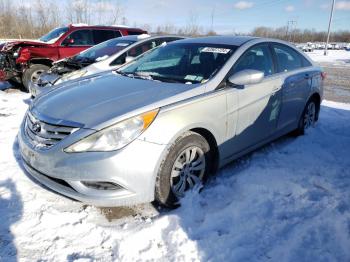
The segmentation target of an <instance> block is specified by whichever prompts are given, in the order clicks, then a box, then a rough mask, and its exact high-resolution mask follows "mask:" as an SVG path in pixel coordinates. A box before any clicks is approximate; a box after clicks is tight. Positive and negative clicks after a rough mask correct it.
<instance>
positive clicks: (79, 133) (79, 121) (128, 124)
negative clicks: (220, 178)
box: [19, 37, 324, 206]
mask: <svg viewBox="0 0 350 262" xmlns="http://www.w3.org/2000/svg"><path fill="white" fill-rule="evenodd" d="M323 78H324V74H323V72H322V70H321V69H320V68H319V67H317V66H315V65H313V62H312V61H311V60H310V59H309V58H308V57H307V56H305V55H304V54H303V53H301V52H300V51H299V50H298V49H296V48H295V47H294V46H292V45H290V44H288V43H285V42H282V41H279V40H271V39H262V38H253V37H206V38H196V39H185V40H180V41H176V42H172V43H170V44H167V45H162V46H160V47H158V48H156V49H154V50H152V51H150V52H148V53H146V54H144V55H142V56H140V57H138V58H137V59H135V60H134V61H133V62H131V63H129V64H127V65H126V66H124V67H122V68H120V69H119V70H117V71H112V72H109V73H103V74H100V75H94V76H91V77H87V78H85V79H80V80H74V81H71V82H69V83H66V84H65V85H63V86H61V87H60V88H57V89H54V90H53V91H51V92H50V93H48V94H44V95H42V96H40V97H38V98H37V99H36V100H34V103H33V104H32V105H31V106H30V108H29V110H28V112H27V114H26V115H25V118H24V121H23V123H22V126H21V129H20V133H19V145H20V150H21V154H22V157H23V160H24V164H25V168H26V169H27V171H28V172H29V173H30V174H31V175H32V176H33V177H34V178H36V179H37V180H38V181H39V182H40V183H42V184H44V185H45V186H47V187H48V188H51V189H52V190H54V191H57V192H59V193H60V194H63V195H66V196H68V197H70V198H73V199H77V200H80V201H83V202H86V203H90V204H93V205H98V206H120V205H130V204H136V203H142V202H149V201H153V200H156V201H158V202H159V203H160V204H163V205H166V206H172V205H174V203H176V202H177V201H178V199H179V198H181V197H182V196H183V195H184V194H185V192H186V191H187V190H189V189H191V188H193V187H194V186H195V185H196V184H199V183H202V182H204V181H205V180H206V179H207V178H208V177H209V176H210V175H211V174H214V173H215V171H216V170H217V169H218V168H220V167H222V166H224V165H225V164H227V163H229V162H230V161H232V160H234V159H236V158H238V157H240V156H242V155H243V154H246V153H248V152H250V151H252V150H254V149H256V148H258V147H260V146H262V145H264V144H266V143H268V142H270V141H272V140H274V139H276V138H278V137H280V136H282V135H285V134H287V133H289V132H291V131H294V132H296V133H299V134H302V133H303V132H304V130H305V129H306V128H308V127H310V126H313V124H314V123H315V122H316V121H317V120H318V115H319V110H320V103H321V100H322V92H323V91H322V90H323Z"/></svg>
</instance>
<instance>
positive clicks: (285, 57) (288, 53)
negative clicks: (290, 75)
mask: <svg viewBox="0 0 350 262" xmlns="http://www.w3.org/2000/svg"><path fill="white" fill-rule="evenodd" d="M273 50H274V51H275V54H276V59H277V63H278V72H289V71H292V70H295V69H299V68H302V67H303V66H304V65H303V57H302V56H301V55H300V54H298V53H297V52H296V51H295V50H293V49H292V48H290V47H288V46H285V45H273ZM305 60H306V59H305ZM307 62H308V61H307ZM308 63H309V62H308Z"/></svg>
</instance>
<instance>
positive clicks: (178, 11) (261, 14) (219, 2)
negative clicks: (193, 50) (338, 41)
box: [120, 0, 350, 33]
mask: <svg viewBox="0 0 350 262" xmlns="http://www.w3.org/2000/svg"><path fill="white" fill-rule="evenodd" d="M120 2H121V3H122V5H123V6H124V10H125V15H126V17H127V18H128V19H129V22H131V23H133V22H137V23H138V24H143V23H148V24H151V25H157V24H162V23H173V24H175V25H176V26H183V25H185V24H186V23H188V21H189V17H190V14H194V16H195V17H196V19H197V23H198V24H199V25H201V26H203V27H205V28H210V27H211V14H212V13H213V12H214V30H216V31H217V32H219V33H232V32H234V31H235V32H248V31H250V30H251V29H253V28H255V27H257V26H260V25H264V26H270V27H280V26H284V25H286V24H287V21H288V20H295V21H297V27H298V28H309V29H312V28H314V29H316V30H326V29H327V23H328V19H329V13H330V5H331V2H332V1H331V0H247V1H232V0H231V1H230V0H157V1H154V0H120ZM334 29H336V30H350V0H347V1H340V0H338V1H337V6H336V12H335V17H334Z"/></svg>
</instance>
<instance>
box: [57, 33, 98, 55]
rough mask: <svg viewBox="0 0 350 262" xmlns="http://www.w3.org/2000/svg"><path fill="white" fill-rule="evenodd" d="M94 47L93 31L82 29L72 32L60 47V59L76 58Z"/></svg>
mask: <svg viewBox="0 0 350 262" xmlns="http://www.w3.org/2000/svg"><path fill="white" fill-rule="evenodd" d="M93 45H94V39H93V35H92V32H91V30H88V29H82V30H77V31H74V32H72V33H71V34H70V35H68V36H67V37H66V38H65V39H64V40H63V41H62V43H61V45H60V46H59V55H60V59H62V58H66V57H70V56H74V55H76V54H78V53H80V52H82V51H84V50H85V49H87V48H89V47H91V46H93Z"/></svg>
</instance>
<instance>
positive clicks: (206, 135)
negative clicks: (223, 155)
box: [189, 127, 220, 173]
mask: <svg viewBox="0 0 350 262" xmlns="http://www.w3.org/2000/svg"><path fill="white" fill-rule="evenodd" d="M189 131H192V132H194V133H197V134H199V135H201V136H202V137H204V139H205V140H207V142H208V143H209V146H210V148H211V149H212V150H213V154H214V164H213V170H212V172H213V173H215V172H216V170H217V169H218V167H219V159H220V158H219V149H218V144H217V141H216V139H215V136H214V135H213V134H212V133H211V132H210V131H209V130H208V129H206V128H202V127H197V128H192V129H190V130H189Z"/></svg>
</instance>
